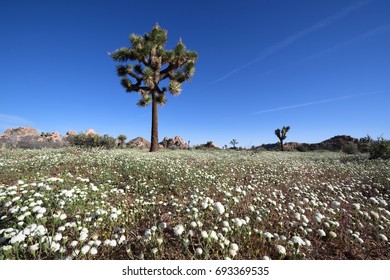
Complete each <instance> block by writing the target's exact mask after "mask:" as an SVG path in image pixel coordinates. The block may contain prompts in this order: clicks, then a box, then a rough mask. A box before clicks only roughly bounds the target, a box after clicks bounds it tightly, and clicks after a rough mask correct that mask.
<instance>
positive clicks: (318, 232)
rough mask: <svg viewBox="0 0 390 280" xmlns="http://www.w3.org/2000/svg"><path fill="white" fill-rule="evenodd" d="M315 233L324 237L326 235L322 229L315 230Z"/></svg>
mask: <svg viewBox="0 0 390 280" xmlns="http://www.w3.org/2000/svg"><path fill="white" fill-rule="evenodd" d="M317 234H318V235H319V236H320V237H325V236H326V233H325V231H323V230H322V229H319V230H317Z"/></svg>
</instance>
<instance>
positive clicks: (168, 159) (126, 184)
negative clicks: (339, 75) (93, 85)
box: [0, 148, 390, 260]
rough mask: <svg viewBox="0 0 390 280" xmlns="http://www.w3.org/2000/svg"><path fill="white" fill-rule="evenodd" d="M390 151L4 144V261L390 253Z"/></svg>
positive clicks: (0, 165)
mask: <svg viewBox="0 0 390 280" xmlns="http://www.w3.org/2000/svg"><path fill="white" fill-rule="evenodd" d="M389 198H390V161H389V160H369V159H368V155H366V154H357V155H346V154H343V153H339V152H302V153H300V152H258V153H254V152H249V151H235V150H216V151H200V150H175V151H174V150H161V151H159V152H157V153H148V152H147V151H145V150H137V149H115V150H104V149H78V148H61V149H43V150H0V259H22V260H29V259H110V260H112V259H189V260H192V259H390V251H389V248H390V246H389V245H390V243H389V240H388V239H389V238H390V207H389Z"/></svg>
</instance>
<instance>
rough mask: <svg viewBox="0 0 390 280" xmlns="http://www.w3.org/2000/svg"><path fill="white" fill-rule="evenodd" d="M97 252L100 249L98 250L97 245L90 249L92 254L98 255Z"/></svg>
mask: <svg viewBox="0 0 390 280" xmlns="http://www.w3.org/2000/svg"><path fill="white" fill-rule="evenodd" d="M97 252H98V250H97V248H96V247H92V248H91V250H89V253H90V254H91V255H96V254H97Z"/></svg>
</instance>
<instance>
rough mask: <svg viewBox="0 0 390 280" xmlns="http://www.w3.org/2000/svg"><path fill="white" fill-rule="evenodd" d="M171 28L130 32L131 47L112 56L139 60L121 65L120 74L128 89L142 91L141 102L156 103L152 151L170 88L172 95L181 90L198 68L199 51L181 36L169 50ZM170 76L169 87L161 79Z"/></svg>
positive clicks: (153, 110) (125, 59) (119, 58)
mask: <svg viewBox="0 0 390 280" xmlns="http://www.w3.org/2000/svg"><path fill="white" fill-rule="evenodd" d="M166 42H167V31H166V30H164V29H162V28H161V27H160V26H158V24H156V25H155V26H154V27H153V29H152V30H151V31H150V32H149V33H147V34H145V35H143V36H138V35H135V34H132V35H130V44H131V47H130V48H121V49H118V50H116V51H115V52H113V53H110V56H111V57H112V58H113V59H114V60H115V61H119V62H127V61H137V64H135V65H131V64H126V65H119V66H117V74H118V75H119V76H120V77H121V78H122V79H121V84H122V86H123V87H124V88H125V90H126V92H132V91H135V92H138V93H140V94H141V99H140V100H139V101H138V103H137V105H138V106H141V107H146V106H147V105H149V104H150V103H152V131H151V146H150V151H151V152H153V151H157V150H158V105H164V104H165V103H166V96H165V93H166V91H167V90H169V91H170V93H171V94H172V95H178V94H180V92H181V84H182V83H183V82H185V81H188V80H189V79H190V77H191V76H192V75H193V74H194V72H195V67H194V66H195V61H196V60H197V58H198V54H197V53H196V52H193V51H188V50H186V47H185V46H184V44H183V42H182V41H181V39H180V40H179V42H178V43H177V45H176V47H175V48H174V49H172V50H165V49H164V46H165V44H166ZM165 79H168V80H169V83H168V82H166V84H167V85H168V88H167V87H161V85H160V82H161V81H163V80H165Z"/></svg>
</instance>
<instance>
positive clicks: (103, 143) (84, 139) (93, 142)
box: [72, 133, 116, 149]
mask: <svg viewBox="0 0 390 280" xmlns="http://www.w3.org/2000/svg"><path fill="white" fill-rule="evenodd" d="M72 140H73V141H72V142H73V144H74V145H75V146H79V147H84V148H94V147H103V148H106V149H113V148H115V147H116V141H115V138H113V137H111V136H109V135H107V134H105V135H103V136H99V135H97V134H92V135H91V134H85V133H81V134H78V135H76V136H74V138H73V139H72Z"/></svg>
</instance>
